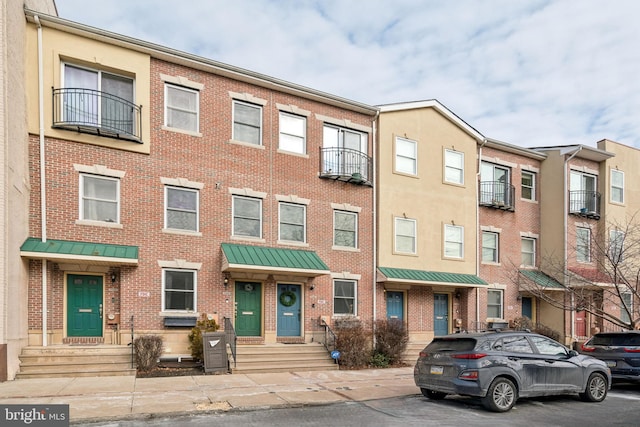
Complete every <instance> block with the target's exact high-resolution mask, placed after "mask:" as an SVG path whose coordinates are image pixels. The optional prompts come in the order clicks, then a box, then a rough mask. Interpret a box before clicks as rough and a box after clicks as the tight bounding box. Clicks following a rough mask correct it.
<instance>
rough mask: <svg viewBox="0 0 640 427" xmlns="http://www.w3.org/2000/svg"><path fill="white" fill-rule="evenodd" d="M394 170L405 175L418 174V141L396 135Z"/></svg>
mask: <svg viewBox="0 0 640 427" xmlns="http://www.w3.org/2000/svg"><path fill="white" fill-rule="evenodd" d="M395 154H396V161H395V171H396V172H398V173H404V174H407V175H417V174H418V143H417V142H416V141H413V140H411V139H408V138H402V137H399V136H396V144H395Z"/></svg>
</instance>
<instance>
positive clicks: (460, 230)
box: [443, 224, 464, 259]
mask: <svg viewBox="0 0 640 427" xmlns="http://www.w3.org/2000/svg"><path fill="white" fill-rule="evenodd" d="M453 232H455V234H456V235H458V236H459V239H455V240H454V239H453V237H456V236H454V235H453ZM443 240H444V245H443V250H444V254H443V255H444V257H445V258H454V259H463V258H464V227H463V226H461V225H452V224H445V225H444V239H443ZM454 249H455V250H454Z"/></svg>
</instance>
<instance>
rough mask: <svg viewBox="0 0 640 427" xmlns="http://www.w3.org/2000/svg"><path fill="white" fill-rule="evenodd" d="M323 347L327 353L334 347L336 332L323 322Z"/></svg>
mask: <svg viewBox="0 0 640 427" xmlns="http://www.w3.org/2000/svg"><path fill="white" fill-rule="evenodd" d="M323 326H324V348H326V349H327V351H328V352H329V353H331V352H332V351H333V350H335V349H336V334H335V333H334V332H333V331H332V330H331V328H330V327H329V325H327V324H324V325H323Z"/></svg>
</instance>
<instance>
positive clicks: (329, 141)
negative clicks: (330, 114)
mask: <svg viewBox="0 0 640 427" xmlns="http://www.w3.org/2000/svg"><path fill="white" fill-rule="evenodd" d="M349 136H353V137H357V138H358V144H357V145H358V147H354V146H349V145H350V144H351V143H352V142H353V141H352V138H349ZM368 138H369V135H368V134H367V133H365V132H361V131H357V130H354V129H349V128H346V127H342V126H338V125H334V124H331V123H324V125H323V128H322V147H323V148H325V149H327V148H336V149H338V150H328V151H327V153H325V155H324V162H323V165H322V170H323V171H324V173H330V174H333V175H352V176H353V174H360V175H362V177H364V178H366V179H367V180H370V179H371V177H370V176H369V168H368V166H369V164H368V158H367V156H366V154H367V147H368V143H369V139H368ZM345 149H350V150H355V151H357V152H359V153H362V154H364V155H365V156H360V157H359V160H360V161H359V162H355V163H354V162H353V161H345V159H348V158H349V157H350V156H345V155H344V154H347V153H348V152H347V151H346V150H345Z"/></svg>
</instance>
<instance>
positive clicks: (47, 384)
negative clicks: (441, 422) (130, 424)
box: [0, 367, 420, 423]
mask: <svg viewBox="0 0 640 427" xmlns="http://www.w3.org/2000/svg"><path fill="white" fill-rule="evenodd" d="M419 393H420V390H419V389H418V388H417V387H416V386H415V384H414V382H413V367H406V368H390V369H364V370H357V371H346V370H343V371H334V370H332V371H300V372H283V373H271V374H269V373H266V374H221V375H199V376H184V377H164V378H136V377H134V376H125V377H78V378H46V379H22V380H15V381H7V382H4V383H0V403H2V404H38V405H40V404H68V405H69V411H70V418H71V422H72V423H73V422H74V421H79V420H87V421H88V420H109V419H126V418H144V417H145V416H148V415H151V414H154V415H158V414H162V415H169V414H172V413H173V414H185V413H191V412H206V411H228V410H238V409H261V408H272V407H278V406H281V407H286V406H302V405H318V404H327V403H335V402H341V401H363V400H371V399H381V398H387V397H396V396H405V395H415V394H419Z"/></svg>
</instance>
